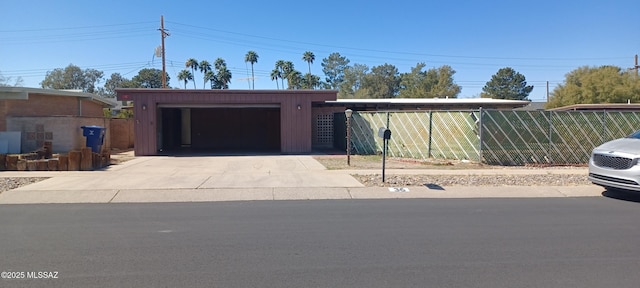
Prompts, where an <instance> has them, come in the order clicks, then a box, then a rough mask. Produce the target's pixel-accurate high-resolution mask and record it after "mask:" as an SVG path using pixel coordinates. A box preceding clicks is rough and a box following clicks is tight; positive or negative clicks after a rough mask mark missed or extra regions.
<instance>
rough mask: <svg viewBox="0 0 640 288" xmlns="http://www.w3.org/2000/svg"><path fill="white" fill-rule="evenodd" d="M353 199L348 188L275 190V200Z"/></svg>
mask: <svg viewBox="0 0 640 288" xmlns="http://www.w3.org/2000/svg"><path fill="white" fill-rule="evenodd" d="M324 199H352V198H351V194H349V189H348V188H305V189H301V188H274V189H273V200H324Z"/></svg>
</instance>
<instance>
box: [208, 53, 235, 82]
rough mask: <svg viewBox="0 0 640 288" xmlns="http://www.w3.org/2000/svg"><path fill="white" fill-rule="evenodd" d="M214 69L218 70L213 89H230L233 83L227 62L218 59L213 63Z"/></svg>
mask: <svg viewBox="0 0 640 288" xmlns="http://www.w3.org/2000/svg"><path fill="white" fill-rule="evenodd" d="M213 67H214V69H215V70H216V75H215V79H214V84H213V87H212V88H213V89H229V83H231V76H232V75H231V71H229V69H227V62H226V61H224V59H222V58H218V59H216V61H214V63H213Z"/></svg>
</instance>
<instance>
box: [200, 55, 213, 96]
mask: <svg viewBox="0 0 640 288" xmlns="http://www.w3.org/2000/svg"><path fill="white" fill-rule="evenodd" d="M198 68H199V69H200V72H202V78H203V79H204V82H203V83H202V89H204V86H205V85H207V81H210V80H211V79H209V78H207V76H209V75H207V72H209V71H211V63H209V61H207V60H202V61H200V64H198Z"/></svg>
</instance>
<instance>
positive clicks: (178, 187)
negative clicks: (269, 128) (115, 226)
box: [0, 155, 363, 203]
mask: <svg viewBox="0 0 640 288" xmlns="http://www.w3.org/2000/svg"><path fill="white" fill-rule="evenodd" d="M13 173H17V172H13ZM21 173H22V174H21V176H24V173H25V172H21ZM28 173H29V176H32V177H40V176H43V177H52V178H50V179H47V180H45V181H41V182H38V183H34V184H31V185H27V186H23V187H20V188H17V189H14V190H11V191H7V192H4V193H2V194H0V203H78V202H88V203H106V202H147V201H150V202H154V201H162V202H165V201H168V202H172V201H206V200H263V199H264V200H273V199H277V198H282V199H289V198H293V199H314V198H320V199H333V198H343V197H345V198H346V197H348V196H349V195H348V193H347V192H346V191H347V189H348V188H351V187H363V185H362V184H361V183H360V182H358V181H357V180H356V179H354V178H353V177H351V176H350V175H349V174H347V173H332V171H329V170H326V168H325V167H324V166H322V164H320V163H319V162H318V161H316V160H315V159H313V157H311V156H306V155H302V156H298V155H296V156H290V155H268V156H189V157H165V156H149V157H138V158H135V159H133V160H130V161H127V162H124V163H123V164H120V165H113V166H110V167H109V168H107V169H105V170H103V171H90V172H28ZM6 176H7V177H8V176H11V175H6ZM300 188H307V189H300ZM291 193H294V194H298V195H291ZM300 193H303V194H305V195H299V194H300ZM278 195H280V196H281V197H280V196H278Z"/></svg>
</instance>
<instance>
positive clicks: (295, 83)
mask: <svg viewBox="0 0 640 288" xmlns="http://www.w3.org/2000/svg"><path fill="white" fill-rule="evenodd" d="M287 81H288V83H289V89H300V88H302V73H301V72H300V71H297V70H293V71H291V72H289V75H288V76H287Z"/></svg>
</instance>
